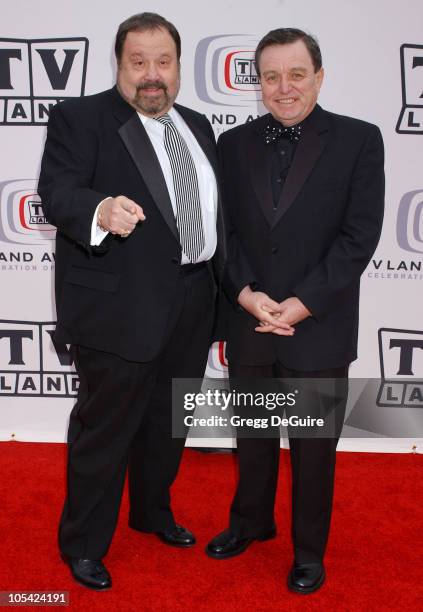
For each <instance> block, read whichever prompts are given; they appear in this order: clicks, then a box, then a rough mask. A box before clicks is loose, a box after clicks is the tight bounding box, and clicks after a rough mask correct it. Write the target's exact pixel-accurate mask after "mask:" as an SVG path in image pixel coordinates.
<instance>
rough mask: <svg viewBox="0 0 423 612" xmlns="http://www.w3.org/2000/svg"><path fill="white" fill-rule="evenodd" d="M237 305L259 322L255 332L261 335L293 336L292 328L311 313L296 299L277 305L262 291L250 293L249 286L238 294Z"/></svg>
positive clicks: (293, 330) (277, 303) (288, 299)
mask: <svg viewBox="0 0 423 612" xmlns="http://www.w3.org/2000/svg"><path fill="white" fill-rule="evenodd" d="M238 303H239V305H240V306H242V308H244V310H246V311H247V312H249V313H250V314H251V315H253V317H255V318H256V319H257V320H258V321H259V322H260V323H259V325H258V326H257V327H256V328H255V331H257V332H259V333H262V334H263V333H273V334H277V335H278V336H293V335H294V332H295V328H294V327H293V326H294V325H296V324H297V323H299V322H300V321H303V320H304V319H306V318H307V317H310V316H311V312H310V311H309V310H308V308H307V307H306V306H304V304H303V303H302V302H301V300H299V299H298V298H297V297H290V298H287V299H286V300H283V301H282V302H280V303H279V302H275V300H272V298H270V297H269V296H268V295H267V294H266V293H263V292H262V291H252V290H251V288H250V286H249V285H247V287H244V289H243V290H242V291H241V293H240V294H239V296H238Z"/></svg>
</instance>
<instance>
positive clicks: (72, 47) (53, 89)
mask: <svg viewBox="0 0 423 612" xmlns="http://www.w3.org/2000/svg"><path fill="white" fill-rule="evenodd" d="M87 59H88V40H87V39H86V38H51V39H39V40H23V39H17V38H0V125H43V124H45V123H47V120H48V115H49V111H50V108H51V106H53V105H54V104H56V103H57V102H59V101H61V100H65V99H66V98H77V97H80V96H83V95H84V90H85V78H86V72H87Z"/></svg>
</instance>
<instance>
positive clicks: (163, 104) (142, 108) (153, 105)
mask: <svg viewBox="0 0 423 612" xmlns="http://www.w3.org/2000/svg"><path fill="white" fill-rule="evenodd" d="M134 106H135V107H136V109H137V110H138V111H139V112H140V113H144V114H145V115H159V114H160V113H163V112H166V110H168V109H169V108H170V106H169V100H167V99H166V100H163V99H161V100H139V99H138V98H136V99H135V100H134Z"/></svg>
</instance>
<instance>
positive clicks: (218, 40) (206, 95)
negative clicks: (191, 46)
mask: <svg viewBox="0 0 423 612" xmlns="http://www.w3.org/2000/svg"><path fill="white" fill-rule="evenodd" d="M257 42H258V40H257V38H255V37H253V36H251V35H242V34H226V35H221V36H209V37H207V38H203V39H202V40H200V42H199V43H198V45H197V49H196V51H195V59H194V74H195V89H196V92H197V95H198V97H199V98H200V100H203V101H204V102H208V103H212V104H217V105H219V106H238V107H243V106H250V105H251V102H257V100H260V99H261V95H260V91H261V88H260V79H259V76H258V74H257V71H256V66H255V62H254V52H255V48H256V46H257Z"/></svg>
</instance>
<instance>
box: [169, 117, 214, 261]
mask: <svg viewBox="0 0 423 612" xmlns="http://www.w3.org/2000/svg"><path fill="white" fill-rule="evenodd" d="M157 121H160V123H162V124H163V125H164V146H165V150H166V153H167V155H168V157H169V161H170V167H171V170H172V178H173V187H174V191H175V199H176V225H177V227H178V230H179V236H180V241H181V246H182V249H183V251H184V253H185V255H186V256H187V257H188V259H189V260H190V262H191V263H195V262H196V261H197V259H198V257H199V256H200V254H201V252H202V251H203V249H204V247H205V244H206V241H205V237H204V227H203V219H202V215H201V204H200V192H199V189H198V177H197V171H196V169H195V164H194V160H193V159H192V155H191V153H190V152H189V149H188V146H187V144H186V142H185V140H184V139H183V138H182V136H181V135H180V133H179V132H178V130H177V129H176V126H175V124H174V123H173V121H172V119H171V118H170V116H169V115H168V114H167V113H166V114H165V115H163V116H162V117H158V118H157Z"/></svg>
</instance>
